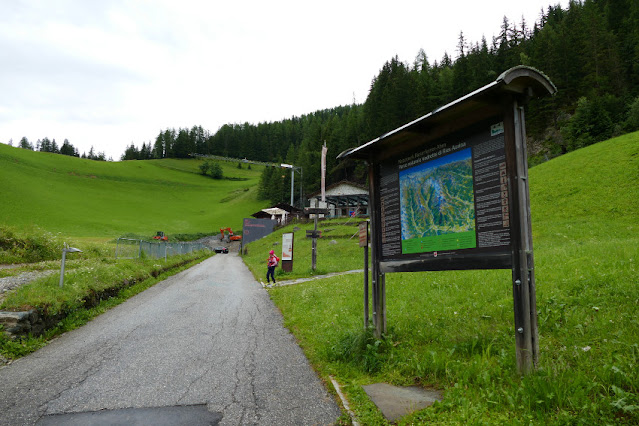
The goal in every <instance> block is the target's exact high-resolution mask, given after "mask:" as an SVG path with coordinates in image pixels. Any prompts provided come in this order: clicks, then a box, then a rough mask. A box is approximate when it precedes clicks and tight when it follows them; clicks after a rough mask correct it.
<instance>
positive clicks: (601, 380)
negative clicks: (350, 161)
mask: <svg viewBox="0 0 639 426" xmlns="http://www.w3.org/2000/svg"><path fill="white" fill-rule="evenodd" d="M530 186H531V205H532V206H531V208H532V215H533V238H534V247H535V266H536V283H537V307H538V318H539V339H540V362H539V366H538V367H539V368H538V369H537V370H536V371H535V372H534V373H532V374H530V375H528V376H525V377H520V376H519V375H518V374H517V370H516V359H515V338H514V333H515V331H514V325H513V324H514V320H513V315H514V314H513V301H512V284H511V275H510V271H445V272H420V273H401V274H400V273H398V274H387V276H386V288H387V321H388V334H387V335H386V336H385V339H383V340H376V339H374V338H373V336H372V332H371V330H370V329H369V330H367V331H365V330H364V327H363V302H362V295H363V292H362V286H363V279H362V275H361V274H357V275H344V276H338V277H332V278H326V279H319V280H314V281H309V282H305V283H301V284H297V285H293V286H283V287H276V288H273V289H271V290H269V292H270V294H271V298H272V299H273V300H274V302H275V303H276V304H277V306H278V307H279V308H280V310H281V311H282V313H283V315H284V318H285V324H286V326H287V327H288V328H289V329H290V330H291V331H292V332H293V333H294V334H295V336H296V337H297V339H298V341H299V342H300V345H301V346H302V348H303V349H304V351H305V353H306V354H307V356H308V357H309V359H310V360H311V362H312V364H313V365H314V367H315V368H316V370H317V371H318V372H319V374H320V375H321V376H322V377H323V378H324V379H328V376H329V375H334V376H335V377H336V379H337V381H338V382H340V384H341V385H342V386H343V390H344V391H345V393H346V395H347V397H348V399H349V403H350V406H351V409H353V410H354V411H355V413H356V415H357V417H358V419H359V421H360V423H361V424H367V425H378V424H379V425H383V424H387V422H386V421H385V419H384V418H383V416H382V415H381V414H380V412H379V411H378V410H377V409H376V408H375V407H374V405H373V404H372V403H371V401H370V400H369V399H368V397H367V396H366V394H365V393H364V391H363V389H362V387H361V386H362V385H366V384H371V383H377V382H387V383H392V384H396V385H419V386H423V387H430V388H436V389H440V390H441V391H443V394H444V399H443V401H442V402H441V403H436V404H435V405H434V406H433V407H431V408H428V409H426V410H422V411H419V412H417V413H415V414H413V415H410V416H408V417H406V418H404V419H402V420H401V421H400V422H399V424H406V425H408V424H509V425H510V424H638V423H639V279H638V278H637V274H638V272H639V267H638V265H637V262H638V259H639V133H634V134H630V135H626V136H622V137H619V138H615V139H612V140H609V141H606V142H602V143H599V144H596V145H593V146H590V147H587V148H584V149H581V150H579V151H575V152H572V153H570V154H567V155H564V156H562V157H559V158H556V159H554V160H551V161H549V162H547V163H543V164H541V165H539V166H536V167H534V168H532V169H530ZM300 227H301V226H300ZM323 228H338V226H337V225H333V224H331V223H330V222H327V223H321V224H320V229H323ZM291 230H292V229H291V228H284V229H282V230H279V231H277V232H276V233H274V234H273V235H271V236H269V237H267V238H265V239H264V240H260V241H258V242H255V243H251V244H250V245H249V246H248V255H247V256H245V261H246V262H247V263H248V264H249V266H250V268H251V270H252V271H254V273H255V275H256V276H257V277H258V278H261V279H263V275H264V274H265V269H266V268H265V266H264V265H265V259H266V252H267V250H268V249H270V248H275V250H276V251H277V247H278V244H280V242H281V233H282V232H291ZM355 231H356V226H351V225H346V226H345V227H344V229H343V230H342V231H331V232H335V233H339V234H343V235H348V234H351V233H352V232H355ZM328 235H330V234H328ZM295 237H296V240H295V259H296V260H295V265H298V266H294V271H293V273H290V274H285V273H282V272H281V271H280V272H279V276H278V278H279V279H286V278H289V277H291V278H293V277H298V276H304V275H306V276H308V275H310V254H308V255H307V254H306V252H307V251H308V253H310V243H309V242H308V240H306V239H305V238H304V230H303V229H302V230H300V231H297V232H296V233H295ZM334 241H336V242H337V244H335V243H333V244H331V239H330V238H322V239H320V240H319V246H318V269H319V270H321V271H323V272H331V271H334V270H339V269H341V270H349V269H358V268H361V267H362V263H363V255H362V249H361V248H359V247H357V244H358V242H357V240H356V238H354V239H353V240H348V239H346V238H337V239H335V240H334ZM298 244H299V245H298ZM298 249H299V250H301V252H300V251H298ZM298 253H299V254H298ZM298 256H299V257H298ZM298 259H299V262H298ZM296 268H297V271H296Z"/></svg>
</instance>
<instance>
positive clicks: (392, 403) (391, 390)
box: [363, 383, 442, 422]
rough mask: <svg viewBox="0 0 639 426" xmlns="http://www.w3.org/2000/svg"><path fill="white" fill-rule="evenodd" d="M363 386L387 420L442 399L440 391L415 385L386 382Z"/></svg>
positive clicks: (392, 419)
mask: <svg viewBox="0 0 639 426" xmlns="http://www.w3.org/2000/svg"><path fill="white" fill-rule="evenodd" d="M363 388H364V391H365V392H366V394H367V395H368V397H369V398H370V399H371V400H372V401H373V402H374V403H375V405H376V406H377V408H379V410H380V411H381V412H382V414H383V415H384V417H386V419H387V420H388V421H389V422H394V421H396V420H398V419H400V418H401V417H404V416H405V415H407V414H410V413H412V412H414V411H418V410H421V409H424V408H426V407H429V406H431V405H432V404H433V403H434V402H435V401H441V400H442V395H441V392H439V391H436V390H428V389H422V388H420V387H417V386H409V387H397V386H392V385H389V384H387V383H375V384H372V385H367V386H363Z"/></svg>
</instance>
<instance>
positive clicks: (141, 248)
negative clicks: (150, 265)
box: [115, 238, 209, 259]
mask: <svg viewBox="0 0 639 426" xmlns="http://www.w3.org/2000/svg"><path fill="white" fill-rule="evenodd" d="M205 249H206V250H209V248H208V247H207V246H206V245H204V244H202V243H164V242H149V241H144V240H137V239H132V238H118V241H117V243H116V246H115V258H116V259H138V258H140V257H141V256H142V253H144V255H145V256H148V257H152V258H155V259H159V258H165V259H166V258H167V257H169V256H174V255H178V254H186V253H191V252H194V251H197V250H205Z"/></svg>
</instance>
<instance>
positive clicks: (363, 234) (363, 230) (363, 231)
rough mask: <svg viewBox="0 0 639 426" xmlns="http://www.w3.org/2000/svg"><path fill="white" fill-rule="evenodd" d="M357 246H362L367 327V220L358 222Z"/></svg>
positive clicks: (365, 324) (365, 321)
mask: <svg viewBox="0 0 639 426" xmlns="http://www.w3.org/2000/svg"><path fill="white" fill-rule="evenodd" d="M359 246H360V247H363V248H364V329H367V328H368V311H369V308H368V293H369V292H368V221H366V222H360V224H359Z"/></svg>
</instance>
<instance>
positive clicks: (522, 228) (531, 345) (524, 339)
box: [506, 101, 539, 374]
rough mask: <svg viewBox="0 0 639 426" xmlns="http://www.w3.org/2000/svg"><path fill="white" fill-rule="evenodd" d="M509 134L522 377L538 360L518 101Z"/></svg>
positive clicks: (510, 118) (511, 114)
mask: <svg viewBox="0 0 639 426" xmlns="http://www.w3.org/2000/svg"><path fill="white" fill-rule="evenodd" d="M507 114H508V116H507V119H506V123H512V125H509V126H507V129H506V131H507V132H509V133H510V135H509V136H511V137H513V138H514V141H515V143H514V152H513V153H512V154H513V155H514V156H515V161H514V162H513V163H511V164H514V165H515V170H514V171H513V172H512V174H511V187H512V193H513V195H514V197H513V202H512V207H511V208H512V212H511V219H512V220H513V267H512V279H513V302H514V306H513V307H514V316H515V343H516V355H517V368H518V370H519V372H520V373H523V374H528V373H530V372H531V371H532V370H533V369H534V368H535V366H536V365H537V362H538V360H539V341H538V330H537V306H536V292H535V275H534V259H533V247H532V225H531V218H530V202H529V199H530V195H529V188H528V164H527V158H526V155H527V153H526V139H525V127H524V121H523V120H524V113H523V107H520V106H519V105H518V103H517V102H516V101H515V102H513V103H512V105H511V108H510V109H509V111H508V113H507Z"/></svg>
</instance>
